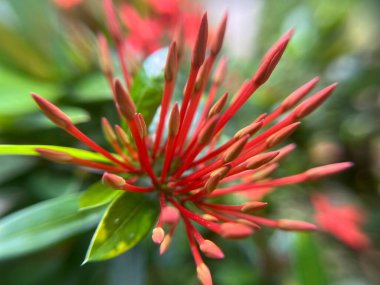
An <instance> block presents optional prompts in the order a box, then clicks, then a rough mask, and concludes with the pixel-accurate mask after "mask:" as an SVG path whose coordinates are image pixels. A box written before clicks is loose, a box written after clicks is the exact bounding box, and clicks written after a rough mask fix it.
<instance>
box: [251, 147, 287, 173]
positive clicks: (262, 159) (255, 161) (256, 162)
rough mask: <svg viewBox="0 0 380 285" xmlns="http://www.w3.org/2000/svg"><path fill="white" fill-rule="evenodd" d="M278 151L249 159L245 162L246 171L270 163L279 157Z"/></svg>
mask: <svg viewBox="0 0 380 285" xmlns="http://www.w3.org/2000/svg"><path fill="white" fill-rule="evenodd" d="M279 153H280V152H279V151H272V152H267V153H260V154H258V155H255V156H254V157H252V158H250V159H248V160H247V162H246V168H247V169H256V168H259V167H260V166H262V165H264V164H266V163H268V162H270V161H272V160H273V159H274V158H275V157H277V156H278V155H279Z"/></svg>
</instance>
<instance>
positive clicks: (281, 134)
mask: <svg viewBox="0 0 380 285" xmlns="http://www.w3.org/2000/svg"><path fill="white" fill-rule="evenodd" d="M299 125H300V122H296V123H293V124H291V125H289V126H286V127H285V128H283V129H281V130H279V131H278V132H277V133H274V134H273V135H271V136H270V137H269V138H267V140H266V143H267V147H268V148H271V147H273V146H275V145H277V144H279V143H281V142H283V141H284V140H285V139H286V138H287V137H289V136H290V135H291V134H292V133H293V132H294V131H295V130H296V128H297V127H298V126H299Z"/></svg>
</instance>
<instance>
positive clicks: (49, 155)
mask: <svg viewBox="0 0 380 285" xmlns="http://www.w3.org/2000/svg"><path fill="white" fill-rule="evenodd" d="M35 151H36V152H38V153H39V154H40V155H41V156H42V157H43V158H45V159H48V160H51V161H54V162H58V163H69V162H72V161H73V157H72V156H71V155H70V154H68V153H65V152H61V151H56V150H51V149H44V148H36V149H35Z"/></svg>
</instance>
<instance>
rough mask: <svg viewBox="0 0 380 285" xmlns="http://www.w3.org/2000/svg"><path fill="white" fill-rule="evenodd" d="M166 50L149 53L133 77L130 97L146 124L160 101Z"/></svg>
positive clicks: (150, 119) (149, 121)
mask: <svg viewBox="0 0 380 285" xmlns="http://www.w3.org/2000/svg"><path fill="white" fill-rule="evenodd" d="M167 51H168V49H167V48H164V49H160V50H158V51H156V52H154V53H153V54H152V55H150V56H149V57H148V58H147V59H146V60H145V62H144V64H143V67H142V69H141V70H140V71H139V72H138V73H137V74H136V76H135V77H134V79H133V83H132V87H131V97H132V99H133V101H134V102H135V104H136V108H137V111H138V112H139V113H141V114H142V115H143V116H144V119H145V121H146V124H147V125H148V126H149V124H150V123H151V121H152V119H153V116H154V114H155V113H156V110H157V108H158V106H159V105H160V103H161V98H162V92H163V88H164V66H165V61H166V55H167Z"/></svg>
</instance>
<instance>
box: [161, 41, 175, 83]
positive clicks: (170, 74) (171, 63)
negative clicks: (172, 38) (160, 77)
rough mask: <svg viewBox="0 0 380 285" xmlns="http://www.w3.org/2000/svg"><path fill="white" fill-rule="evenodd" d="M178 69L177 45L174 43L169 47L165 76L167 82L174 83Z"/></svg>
mask: <svg viewBox="0 0 380 285" xmlns="http://www.w3.org/2000/svg"><path fill="white" fill-rule="evenodd" d="M177 68H178V54H177V44H176V42H172V43H171V44H170V47H169V51H168V56H167V58H166V64H165V71H164V76H165V80H166V81H172V80H173V79H174V78H175V75H176V73H177Z"/></svg>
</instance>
